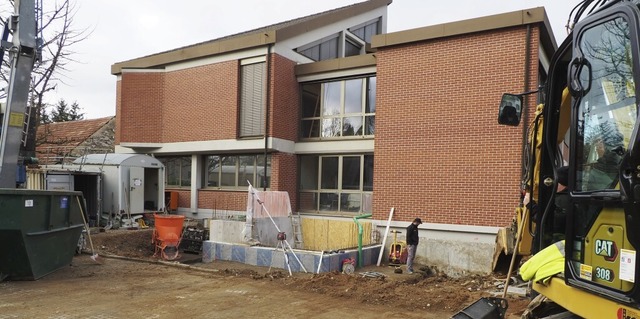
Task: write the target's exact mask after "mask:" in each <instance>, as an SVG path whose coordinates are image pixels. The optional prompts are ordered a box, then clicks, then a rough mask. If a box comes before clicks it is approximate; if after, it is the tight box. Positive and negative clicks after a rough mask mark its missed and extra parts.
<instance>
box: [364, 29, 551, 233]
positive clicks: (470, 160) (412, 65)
mask: <svg viewBox="0 0 640 319" xmlns="http://www.w3.org/2000/svg"><path fill="white" fill-rule="evenodd" d="M526 30H527V29H526V27H514V28H508V29H501V30H493V31H491V32H479V33H473V34H468V35H462V36H456V37H449V38H440V39H435V40H428V41H422V42H418V43H411V44H404V45H398V46H390V47H385V48H382V49H381V50H380V51H378V53H377V54H376V57H377V77H378V90H377V96H376V99H377V110H376V137H375V139H376V141H375V143H376V144H375V153H374V161H375V173H374V195H373V211H374V216H373V217H374V218H375V219H380V220H384V219H385V218H386V217H387V216H388V212H389V209H390V208H391V207H395V215H394V220H406V221H410V220H412V219H413V218H414V217H417V216H420V217H422V220H423V221H425V222H430V223H442V224H465V225H478V226H503V225H505V224H507V223H508V222H509V221H510V220H511V218H512V217H513V211H514V207H515V206H516V205H517V204H518V199H519V180H520V170H521V164H520V158H521V147H522V146H521V143H522V124H521V126H519V127H506V126H501V125H498V123H497V115H498V114H497V113H498V105H499V101H500V97H501V95H502V93H505V92H514V93H519V92H522V91H523V85H524V67H525V48H526V46H525V42H526V41H525V39H526V32H527V31H526ZM531 31H532V32H531V39H532V40H531V48H530V58H531V64H530V71H529V72H530V80H529V83H530V84H531V88H535V87H536V86H537V77H538V73H537V72H538V43H539V40H538V39H539V33H538V32H539V30H538V27H532V28H531ZM532 100H535V99H532ZM529 104H530V110H533V106H534V105H533V104H534V103H529Z"/></svg>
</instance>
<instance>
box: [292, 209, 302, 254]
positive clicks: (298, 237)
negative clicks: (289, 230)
mask: <svg viewBox="0 0 640 319" xmlns="http://www.w3.org/2000/svg"><path fill="white" fill-rule="evenodd" d="M290 216H291V226H292V227H293V246H294V247H295V248H296V249H304V243H303V242H302V222H301V219H300V213H299V212H295V213H291V215H290Z"/></svg>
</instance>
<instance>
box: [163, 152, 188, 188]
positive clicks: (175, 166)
mask: <svg viewBox="0 0 640 319" xmlns="http://www.w3.org/2000/svg"><path fill="white" fill-rule="evenodd" d="M157 159H158V160H159V161H160V162H162V164H163V165H164V170H165V174H166V177H165V183H166V186H167V187H189V186H191V156H167V157H160V156H158V157H157Z"/></svg>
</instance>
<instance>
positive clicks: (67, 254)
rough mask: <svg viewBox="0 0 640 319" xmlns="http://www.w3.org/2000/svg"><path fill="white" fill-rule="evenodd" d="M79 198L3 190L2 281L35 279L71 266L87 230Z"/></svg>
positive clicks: (0, 228) (70, 193) (0, 226)
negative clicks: (84, 229) (82, 234)
mask: <svg viewBox="0 0 640 319" xmlns="http://www.w3.org/2000/svg"><path fill="white" fill-rule="evenodd" d="M79 196H82V193H81V192H73V191H40V190H27V189H0V243H2V249H0V280H1V279H2V278H4V277H7V278H8V279H10V280H36V279H39V278H41V277H43V276H45V275H47V274H49V273H51V272H53V271H56V270H58V269H60V268H62V267H65V266H68V265H70V264H71V260H72V259H73V256H74V254H75V251H76V247H77V245H78V240H79V238H80V234H81V232H82V229H83V227H84V223H83V220H82V215H80V214H81V210H80V206H79V205H78V200H77V198H78V197H79ZM80 198H82V197H80ZM80 202H83V201H82V200H81V201H80Z"/></svg>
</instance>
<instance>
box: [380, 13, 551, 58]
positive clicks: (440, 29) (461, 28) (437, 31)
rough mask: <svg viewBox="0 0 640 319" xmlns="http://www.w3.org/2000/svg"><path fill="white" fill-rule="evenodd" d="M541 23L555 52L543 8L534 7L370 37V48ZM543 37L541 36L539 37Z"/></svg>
mask: <svg viewBox="0 0 640 319" xmlns="http://www.w3.org/2000/svg"><path fill="white" fill-rule="evenodd" d="M535 23H542V24H543V25H544V26H545V29H546V31H547V32H546V33H547V35H546V36H547V37H549V39H548V40H547V42H550V43H549V44H550V45H552V46H553V48H554V49H555V48H556V47H557V45H556V43H555V39H554V37H553V33H552V32H551V28H550V27H549V25H550V24H549V19H548V18H547V14H546V11H545V9H544V7H536V8H530V9H524V10H518V11H513V12H507V13H501V14H495V15H490V16H484V17H479V18H473V19H467V20H461V21H455V22H449V23H442V24H437V25H432V26H426V27H422V28H416V29H410V30H404V31H398V32H392V33H387V34H380V35H375V36H373V38H372V40H371V46H372V47H373V48H381V47H388V46H393V45H400V44H406V43H411V42H417V41H424V40H430V39H438V38H444V37H450V36H455V35H462V34H468V33H474V32H481V31H488V30H494V29H501V28H507V27H513V26H522V25H528V24H535ZM541 36H543V35H541Z"/></svg>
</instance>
